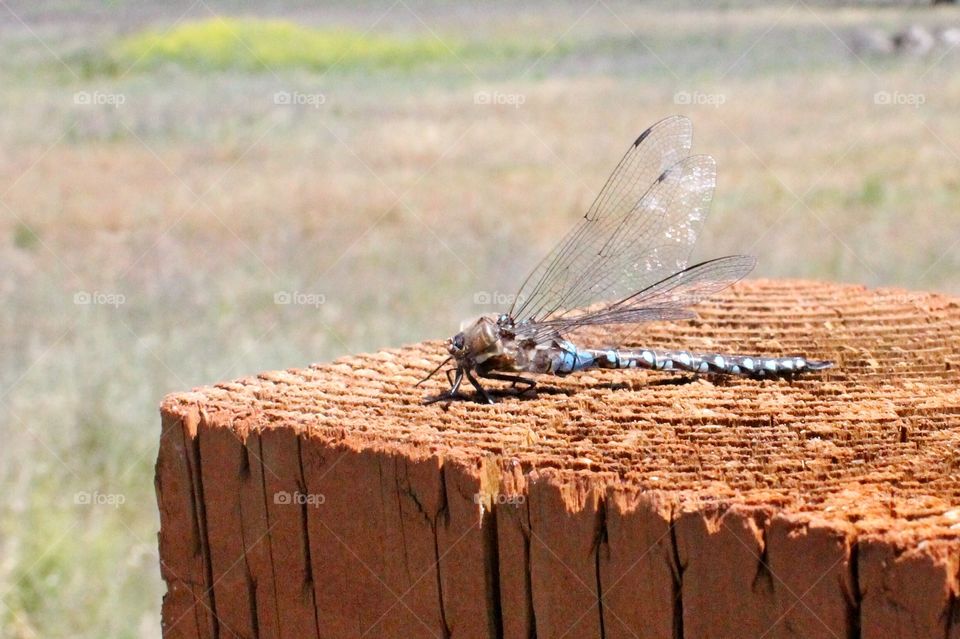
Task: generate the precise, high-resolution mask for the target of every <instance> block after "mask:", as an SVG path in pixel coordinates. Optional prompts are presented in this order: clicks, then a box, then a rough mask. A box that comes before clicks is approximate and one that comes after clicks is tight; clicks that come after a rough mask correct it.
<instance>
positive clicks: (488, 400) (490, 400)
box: [464, 370, 494, 404]
mask: <svg viewBox="0 0 960 639" xmlns="http://www.w3.org/2000/svg"><path fill="white" fill-rule="evenodd" d="M464 372H465V373H466V374H467V379H469V380H470V383H471V384H473V387H474V388H476V389H477V393H479V395H480V397H482V398H483V401H484V403H487V404H493V403H494V401H493V398H491V397H490V394H489V393H488V392H487V391H486V389H485V388H484V387H483V386H481V385H480V382H478V381H477V378H476V377H474V376H473V373H471V372H470V371H469V370H465V371H464Z"/></svg>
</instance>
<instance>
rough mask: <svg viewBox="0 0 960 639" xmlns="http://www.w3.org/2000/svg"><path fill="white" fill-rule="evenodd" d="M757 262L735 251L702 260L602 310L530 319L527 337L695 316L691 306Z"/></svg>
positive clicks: (527, 325)
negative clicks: (602, 325) (609, 325)
mask: <svg viewBox="0 0 960 639" xmlns="http://www.w3.org/2000/svg"><path fill="white" fill-rule="evenodd" d="M755 265H756V258H754V257H752V256H750V255H731V256H728V257H721V258H717V259H714V260H709V261H707V262H701V263H699V264H695V265H693V266H691V267H689V268H685V269H683V270H681V271H679V272H676V273H673V274H672V275H669V276H667V277H665V278H663V279H662V280H660V281H659V282H656V283H654V284H651V285H650V286H647V287H646V288H644V289H643V290H640V291H637V292H636V293H634V294H632V295H630V296H628V297H625V298H624V299H622V300H620V301H619V302H616V303H614V304H611V305H608V306H605V307H603V308H600V309H598V310H595V311H580V312H579V314H569V315H567V316H565V317H560V318H555V319H546V320H542V321H530V322H528V323H527V324H525V325H524V330H523V337H524V338H527V339H533V340H535V341H538V342H539V341H543V340H546V339H550V338H553V337H556V336H558V335H561V334H563V333H567V332H569V331H572V330H574V329H577V328H580V327H583V326H595V325H599V324H633V323H636V322H648V321H654V320H675V319H687V318H691V317H694V316H695V313H693V311H691V310H690V307H691V306H694V305H696V304H698V303H700V302H702V301H704V300H705V299H708V298H710V297H712V296H714V295H716V294H717V293H718V292H720V291H722V290H723V289H725V288H727V287H728V286H730V285H731V284H733V283H735V282H737V281H739V280H740V279H742V278H743V277H744V276H746V275H747V274H748V273H749V272H750V271H751V270H753V267H754V266H755Z"/></svg>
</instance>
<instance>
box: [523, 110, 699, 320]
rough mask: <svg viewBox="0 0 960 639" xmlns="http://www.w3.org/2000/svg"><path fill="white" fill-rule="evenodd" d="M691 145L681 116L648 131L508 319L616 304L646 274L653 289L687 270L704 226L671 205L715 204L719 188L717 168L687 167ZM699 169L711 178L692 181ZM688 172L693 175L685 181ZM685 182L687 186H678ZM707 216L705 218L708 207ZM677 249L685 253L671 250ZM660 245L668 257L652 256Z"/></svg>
mask: <svg viewBox="0 0 960 639" xmlns="http://www.w3.org/2000/svg"><path fill="white" fill-rule="evenodd" d="M692 139H693V127H692V126H691V124H690V121H689V120H688V119H687V118H684V117H681V116H674V117H670V118H666V119H664V120H661V121H660V122H657V123H656V124H654V125H653V126H652V127H650V128H649V129H647V130H646V131H644V132H643V133H642V134H641V135H640V136H639V137H638V138H637V140H636V141H635V142H634V143H633V145H632V146H631V147H630V149H629V150H628V151H627V153H626V155H624V156H623V159H622V160H620V163H619V164H618V165H617V167H616V168H615V169H614V171H613V173H612V174H611V175H610V177H609V178H608V179H607V182H606V184H605V185H604V187H603V189H602V190H601V191H600V194H599V195H598V196H597V198H596V200H594V202H593V204H592V205H591V206H590V209H589V210H588V211H587V213H586V214H585V215H584V217H583V219H582V220H581V221H580V223H579V224H578V225H577V226H575V227H574V228H573V229H572V230H571V231H570V233H568V234H567V236H566V237H565V238H564V239H563V240H562V241H561V242H560V243H559V244H558V245H557V246H556V247H555V248H554V249H553V250H552V251H551V252H550V253H549V254H548V255H547V256H546V257H545V258H544V259H543V260H542V261H541V262H540V264H539V265H538V266H537V267H536V268H535V269H534V270H533V272H531V273H530V275H529V276H528V277H527V279H526V280H525V281H524V283H523V285H522V286H521V287H520V291H518V293H517V297H516V300H517V301H516V302H515V304H514V306H513V307H512V308H511V309H510V315H511V316H512V317H513V318H514V319H515V320H516V321H518V322H520V321H523V320H544V319H547V318H549V317H551V316H552V315H555V314H556V313H558V312H563V311H564V310H565V309H571V308H575V307H576V306H583V305H585V304H591V303H595V302H599V301H609V300H615V299H617V296H618V294H620V293H624V291H625V290H626V289H628V288H629V287H631V286H633V288H632V289H630V290H632V291H636V290H638V287H637V284H638V283H642V281H643V279H644V278H643V277H641V275H642V274H645V277H646V282H647V283H649V282H654V281H657V280H658V279H660V278H662V277H663V276H664V275H666V274H668V273H667V271H669V270H679V269H682V268H683V266H685V264H686V259H687V256H689V250H690V248H691V247H692V245H693V242H694V241H695V240H696V232H697V228H698V225H699V224H700V223H702V219H700V220H697V219H694V218H696V217H697V215H698V213H696V212H693V211H692V210H690V209H688V210H686V211H683V210H682V209H681V208H679V207H678V206H676V205H671V204H670V202H672V201H678V199H679V195H680V194H681V191H680V190H679V189H680V188H687V189H693V190H694V191H697V192H699V193H701V194H704V193H706V202H707V203H709V199H710V196H711V194H712V192H713V185H714V183H715V170H713V165H712V161H709V162H707V161H706V160H700V161H698V163H694V164H690V165H686V164H683V163H682V162H681V161H682V160H684V159H685V158H687V156H688V155H689V153H690V147H691V144H692ZM708 164H709V167H707V165H708ZM697 166H699V167H701V169H703V170H705V171H708V172H709V176H707V175H701V176H700V177H699V178H694V177H693V173H692V172H693V171H694V170H695V169H696V167H697ZM684 167H686V168H687V169H689V171H691V173H689V174H686V175H687V178H686V179H684V175H685V173H684V170H683V169H684ZM698 180H699V186H697V187H696V188H695V189H694V187H695V186H696V184H695V183H697V181H698ZM681 183H683V184H684V185H685V186H684V187H681V186H679V185H680V184H681ZM690 197H691V198H692V197H693V195H692V193H691V196H690ZM664 198H667V199H664ZM691 213H693V214H692V215H691ZM684 214H687V217H686V218H685V219H683V220H682V221H681V222H682V223H681V224H680V225H679V226H677V227H676V228H675V229H674V230H675V234H676V238H677V239H676V240H672V239H671V240H669V241H664V238H665V237H669V236H668V231H669V229H670V228H671V223H670V220H675V221H680V218H681V217H683V216H684ZM702 215H703V216H705V215H706V206H704V207H703V208H702ZM695 227H697V228H695ZM681 236H682V237H683V239H682V240H680V239H679V238H681ZM671 244H674V245H681V244H682V246H674V248H673V249H671V250H667V246H669V245H671ZM661 246H662V247H663V248H662V250H659V252H658V251H653V252H652V254H651V249H657V248H658V247H661ZM681 248H682V249H683V250H678V249H681ZM671 251H673V252H672V253H671ZM661 254H662V256H663V257H662V259H660V258H659V255H661ZM680 255H682V258H681V257H680ZM648 258H649V259H648ZM661 262H665V263H661ZM671 265H672V266H671ZM591 280H592V281H591ZM621 296H622V295H621Z"/></svg>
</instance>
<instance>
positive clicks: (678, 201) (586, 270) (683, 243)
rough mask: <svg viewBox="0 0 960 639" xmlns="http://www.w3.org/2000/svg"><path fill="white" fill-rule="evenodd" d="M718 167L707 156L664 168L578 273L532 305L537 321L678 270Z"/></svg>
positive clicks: (623, 292)
mask: <svg viewBox="0 0 960 639" xmlns="http://www.w3.org/2000/svg"><path fill="white" fill-rule="evenodd" d="M715 184H716V166H715V164H714V161H713V159H712V158H711V157H709V156H705V155H699V156H693V157H688V158H686V159H683V160H681V161H680V162H678V163H676V164H674V165H673V166H672V167H670V168H669V169H667V170H666V171H664V172H663V173H662V174H660V176H659V177H658V178H657V179H656V180H655V181H654V183H653V184H652V185H651V186H650V188H649V189H648V190H647V192H646V193H645V194H644V195H643V197H642V198H641V199H640V201H639V202H637V203H636V204H635V205H634V207H633V208H632V209H631V210H630V211H629V213H628V214H627V215H625V216H624V217H623V218H622V219H621V220H619V222H618V224H617V226H616V227H615V228H614V229H612V230H609V231H606V232H605V233H606V236H607V237H606V240H605V242H604V243H603V244H601V245H600V247H599V248H598V249H597V250H596V251H595V252H594V253H593V255H592V256H590V259H589V261H585V262H584V263H583V264H577V265H576V266H575V268H576V269H577V272H572V273H569V275H568V276H567V277H564V278H563V279H562V280H561V283H562V287H563V288H562V289H561V288H559V287H558V288H556V289H550V290H552V291H553V293H552V294H551V295H549V296H544V298H543V300H542V301H541V303H540V304H538V305H537V306H536V307H531V308H529V312H530V313H531V318H532V319H535V320H537V321H542V320H545V319H559V318H562V317H564V316H566V315H568V314H570V313H577V312H579V309H582V308H585V307H588V306H593V305H596V304H597V303H600V302H608V303H613V302H617V301H620V300H622V299H624V298H625V297H627V296H628V295H631V294H633V293H635V292H637V291H640V290H643V289H645V288H647V287H648V286H650V285H651V284H653V283H655V282H659V281H660V280H662V279H663V278H665V277H666V276H668V275H671V274H673V273H676V272H678V271H682V270H683V269H684V268H685V267H686V265H687V261H688V260H689V258H690V253H691V251H692V250H693V245H694V244H695V243H696V241H697V237H698V236H699V234H700V229H701V228H702V226H703V222H704V220H706V217H707V212H708V210H709V207H710V201H711V200H712V198H713V189H714V185H715Z"/></svg>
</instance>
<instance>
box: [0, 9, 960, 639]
mask: <svg viewBox="0 0 960 639" xmlns="http://www.w3.org/2000/svg"><path fill="white" fill-rule="evenodd" d="M958 45H960V11H958V10H957V9H955V8H954V7H952V6H950V5H947V4H945V5H939V6H936V7H934V6H931V5H929V4H927V3H922V4H912V5H905V4H892V5H889V6H883V5H876V4H863V5H844V6H838V5H836V4H835V3H811V2H804V1H803V0H797V1H796V2H785V3H782V4H770V3H767V2H755V3H739V2H722V3H716V4H710V3H692V2H690V3H679V4H678V3H676V2H669V3H668V2H662V3H661V2H650V3H643V4H632V3H624V2H621V1H619V0H596V1H594V2H591V1H589V0H587V1H586V2H576V3H575V2H564V1H561V2H534V3H525V4H522V5H521V4H514V3H509V2H497V1H491V0H487V1H484V2H453V1H451V2H437V3H425V2H419V1H414V0H386V1H384V2H379V1H378V2H359V3H358V2H349V3H347V2H342V3H341V2H332V3H324V4H322V5H314V4H310V3H305V2H294V3H284V4H281V3H276V2H266V3H245V2H221V1H216V0H197V1H195V2H190V1H184V2H179V1H177V2H165V3H151V2H121V1H114V2H96V1H86V2H77V1H67V0H64V1H62V2H25V1H19V0H0V87H2V88H0V296H2V297H0V303H2V311H0V352H2V357H0V442H2V444H0V476H2V482H3V483H2V486H3V489H2V491H0V636H3V637H62V636H82V637H151V636H158V635H159V633H160V620H159V610H160V599H161V597H162V594H163V590H164V588H163V584H162V582H161V580H160V577H159V570H158V557H157V544H156V532H157V527H158V517H157V513H156V501H155V497H154V491H153V463H154V460H155V456H156V449H157V441H158V437H159V416H158V414H157V405H158V403H159V401H160V399H161V397H162V396H163V395H164V394H166V393H168V392H172V391H176V390H186V389H189V388H191V387H193V386H196V385H200V384H209V383H213V382H216V381H218V380H224V379H228V378H233V377H237V376H241V375H247V374H253V373H256V372H258V371H260V370H264V369H273V368H287V367H298V366H304V365H306V364H309V363H312V362H318V361H325V360H329V359H331V358H334V357H337V356H340V355H344V354H347V353H352V352H356V351H365V350H371V349H376V348H378V347H382V346H393V345H400V344H403V343H406V342H412V341H417V340H422V339H426V338H437V337H445V336H447V335H448V334H450V333H451V332H453V331H454V329H455V328H456V327H457V326H458V324H459V321H460V320H461V319H463V318H465V317H467V316H472V315H477V314H478V313H480V312H486V311H489V310H492V309H495V308H498V307H499V306H502V305H503V302H505V301H509V296H510V295H511V294H513V292H514V291H515V288H516V287H517V286H518V285H519V283H520V281H521V280H522V278H523V276H524V275H525V274H526V272H527V270H528V269H529V268H530V267H532V266H533V265H534V264H535V262H536V261H537V260H538V259H539V258H540V257H541V256H542V255H543V254H544V253H545V252H546V251H547V250H549V248H551V246H552V245H553V244H554V243H555V242H556V241H557V240H558V239H559V238H560V237H561V236H562V235H563V233H564V232H565V231H566V230H567V228H568V227H569V226H570V225H571V224H573V222H574V221H575V220H576V219H577V218H578V216H579V215H581V214H582V213H583V211H584V210H585V209H586V207H587V206H588V205H589V203H590V202H591V201H592V199H593V197H594V195H595V194H596V193H597V191H598V190H599V188H600V187H601V186H602V184H603V182H604V180H605V178H606V177H607V175H608V174H609V172H610V171H611V170H612V168H613V167H614V165H615V164H616V162H617V161H618V160H619V158H620V156H621V155H622V153H623V152H624V151H625V150H626V149H627V147H628V145H629V144H630V143H632V141H633V140H634V138H635V137H636V135H637V134H639V133H640V132H641V131H642V130H643V129H645V128H646V127H647V126H649V125H650V124H652V123H653V122H655V121H657V120H659V119H660V118H662V117H665V116H667V115H671V114H673V113H682V114H685V115H688V116H689V117H690V118H691V119H692V120H693V122H694V125H695V128H696V138H695V139H696V141H695V150H696V151H697V152H702V153H709V154H711V155H713V156H714V157H715V158H716V159H717V162H718V164H719V184H718V189H717V194H716V199H715V201H714V205H713V210H712V213H711V219H710V220H708V222H707V226H706V230H705V233H704V237H703V239H701V241H700V245H699V247H698V249H697V253H696V257H700V258H708V257H715V256H719V255H723V254H727V253H731V252H747V253H753V254H755V255H757V256H758V257H759V260H760V265H759V267H758V269H757V272H756V275H758V276H766V277H800V278H819V279H830V280H839V281H843V282H859V283H864V284H868V285H871V286H891V285H895V286H903V287H908V288H916V289H932V290H940V291H944V292H953V293H957V292H960V283H958V279H957V273H958V266H960V264H958V262H960V244H958V242H960V228H958V225H957V223H956V220H957V219H958V218H957V215H958V210H957V204H958V195H960V171H958V169H960V155H958V154H960V116H958V106H960V76H958V74H957V71H958V69H960V46H958Z"/></svg>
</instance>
